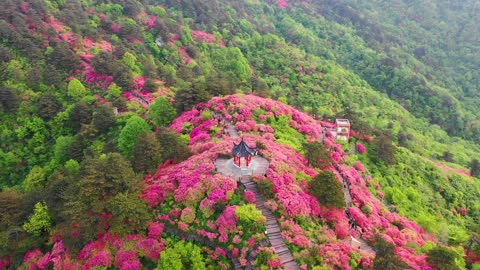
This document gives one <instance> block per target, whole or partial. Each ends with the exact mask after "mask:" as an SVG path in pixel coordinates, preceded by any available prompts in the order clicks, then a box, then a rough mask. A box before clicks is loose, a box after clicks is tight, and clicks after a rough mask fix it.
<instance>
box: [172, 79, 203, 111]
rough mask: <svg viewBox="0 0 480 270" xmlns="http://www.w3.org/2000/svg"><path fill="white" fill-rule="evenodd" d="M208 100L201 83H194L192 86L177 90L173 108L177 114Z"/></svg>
mask: <svg viewBox="0 0 480 270" xmlns="http://www.w3.org/2000/svg"><path fill="white" fill-rule="evenodd" d="M209 98H210V95H209V93H208V92H207V91H206V88H205V84H204V82H202V81H196V82H195V83H193V84H192V85H189V86H187V87H184V88H181V89H179V90H178V91H177V92H176V93H175V107H176V108H177V112H178V113H182V112H185V111H188V110H190V109H191V108H192V107H193V106H195V105H197V104H198V103H200V102H204V101H207V100H208V99H209Z"/></svg>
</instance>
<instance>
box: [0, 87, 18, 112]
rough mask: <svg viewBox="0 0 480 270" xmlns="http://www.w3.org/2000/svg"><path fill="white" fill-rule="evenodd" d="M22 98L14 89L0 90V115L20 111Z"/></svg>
mask: <svg viewBox="0 0 480 270" xmlns="http://www.w3.org/2000/svg"><path fill="white" fill-rule="evenodd" d="M19 104H20V98H19V97H18V95H17V93H15V91H14V90H13V89H10V88H6V87H1V88H0V113H2V112H5V113H11V112H15V111H17V109H18V105H19Z"/></svg>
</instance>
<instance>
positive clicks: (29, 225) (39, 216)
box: [23, 202, 52, 236]
mask: <svg viewBox="0 0 480 270" xmlns="http://www.w3.org/2000/svg"><path fill="white" fill-rule="evenodd" d="M51 227H52V218H51V217H50V215H49V214H48V207H47V205H46V204H45V202H38V203H36V204H35V208H34V209H33V214H32V215H31V216H30V217H29V218H28V221H27V222H26V223H25V224H23V229H24V230H25V231H27V232H28V233H31V234H33V235H35V236H40V235H41V234H42V233H43V232H44V231H48V230H50V229H51Z"/></svg>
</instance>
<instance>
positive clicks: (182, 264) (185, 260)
mask: <svg viewBox="0 0 480 270" xmlns="http://www.w3.org/2000/svg"><path fill="white" fill-rule="evenodd" d="M156 269H158V270H167V269H168V270H170V269H171V270H188V269H198V270H206V269H207V267H206V264H205V258H204V257H203V255H202V254H201V252H200V248H199V247H198V246H197V245H194V244H192V243H191V242H184V241H178V242H177V243H175V244H174V245H171V246H169V247H168V248H167V249H165V250H164V251H162V252H161V253H160V260H159V263H158V266H157V268H156Z"/></svg>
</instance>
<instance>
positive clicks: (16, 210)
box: [0, 190, 28, 232]
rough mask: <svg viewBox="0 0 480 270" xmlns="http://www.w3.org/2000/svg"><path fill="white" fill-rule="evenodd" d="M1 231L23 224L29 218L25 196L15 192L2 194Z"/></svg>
mask: <svg viewBox="0 0 480 270" xmlns="http://www.w3.org/2000/svg"><path fill="white" fill-rule="evenodd" d="M0 205H1V206H2V207H0V231H1V232H3V231H5V230H7V229H8V228H11V227H15V226H18V225H20V224H21V222H22V221H23V220H25V219H26V218H27V217H28V212H27V207H26V206H27V203H26V201H25V196H24V195H23V194H21V193H19V192H17V191H14V190H5V191H2V192H0Z"/></svg>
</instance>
